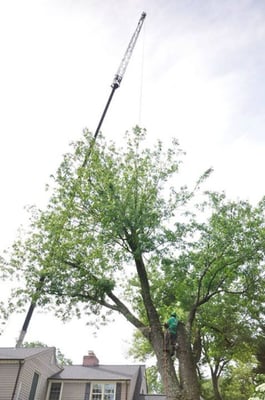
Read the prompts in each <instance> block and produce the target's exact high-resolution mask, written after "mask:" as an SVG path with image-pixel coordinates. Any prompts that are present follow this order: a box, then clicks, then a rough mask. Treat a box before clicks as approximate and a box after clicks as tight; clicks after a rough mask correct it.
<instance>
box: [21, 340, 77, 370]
mask: <svg viewBox="0 0 265 400" xmlns="http://www.w3.org/2000/svg"><path fill="white" fill-rule="evenodd" d="M23 347H25V348H32V347H34V348H35V347H49V346H48V345H47V344H44V343H42V342H38V341H36V342H24V343H23ZM56 359H57V361H58V364H59V365H60V366H61V367H63V366H64V365H72V364H73V363H72V361H71V360H70V358H66V357H65V355H64V354H63V353H62V352H61V350H60V349H57V348H56Z"/></svg>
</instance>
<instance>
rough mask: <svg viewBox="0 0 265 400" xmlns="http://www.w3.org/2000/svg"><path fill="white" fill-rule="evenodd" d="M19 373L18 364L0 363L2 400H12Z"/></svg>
mask: <svg viewBox="0 0 265 400" xmlns="http://www.w3.org/2000/svg"><path fill="white" fill-rule="evenodd" d="M18 371H19V363H18V362H13V363H8V364H6V363H2V362H1V363H0V400H7V399H11V398H12V393H13V390H14V387H15V382H16V378H17V374H18Z"/></svg>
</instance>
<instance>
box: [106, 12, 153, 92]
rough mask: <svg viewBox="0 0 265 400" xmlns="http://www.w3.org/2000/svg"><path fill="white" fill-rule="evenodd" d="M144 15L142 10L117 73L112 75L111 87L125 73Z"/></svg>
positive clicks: (117, 83) (117, 85) (114, 85)
mask: <svg viewBox="0 0 265 400" xmlns="http://www.w3.org/2000/svg"><path fill="white" fill-rule="evenodd" d="M145 17H146V13H145V12H142V15H141V18H140V19H139V22H138V25H137V27H136V29H135V32H134V34H133V35H132V38H131V40H130V43H129V45H128V47H127V50H126V52H125V54H124V56H123V59H122V60H121V63H120V66H119V69H118V71H117V73H116V75H115V77H114V80H113V82H112V85H111V86H112V87H113V88H114V87H119V86H120V84H121V81H122V78H123V76H124V74H125V71H126V68H127V66H128V64H129V61H130V58H131V55H132V52H133V49H134V47H135V44H136V41H137V39H138V36H139V33H140V31H141V29H142V26H143V23H144V19H145Z"/></svg>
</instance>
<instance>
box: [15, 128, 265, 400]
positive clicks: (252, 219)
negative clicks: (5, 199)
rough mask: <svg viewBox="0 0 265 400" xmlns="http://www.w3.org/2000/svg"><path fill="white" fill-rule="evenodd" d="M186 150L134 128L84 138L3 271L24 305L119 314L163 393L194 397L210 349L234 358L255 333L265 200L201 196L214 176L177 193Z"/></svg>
mask: <svg viewBox="0 0 265 400" xmlns="http://www.w3.org/2000/svg"><path fill="white" fill-rule="evenodd" d="M183 155H184V153H183V151H182V150H181V149H180V147H179V144H178V142H177V140H172V142H171V143H170V145H169V146H168V147H167V148H166V147H165V145H164V144H163V143H162V142H160V141H158V142H157V143H156V144H155V145H154V146H153V147H152V148H150V146H149V145H148V143H146V132H145V130H143V129H140V128H139V127H136V128H135V129H134V130H133V132H132V133H127V135H126V141H125V143H124V146H122V147H118V146H117V145H116V144H114V143H110V144H107V143H106V141H105V139H104V137H103V136H99V138H98V140H97V142H96V143H94V142H93V138H92V135H91V134H90V133H89V132H87V131H85V132H84V135H83V138H82V139H81V140H80V141H78V142H77V143H74V144H73V151H72V152H70V153H68V154H66V155H65V156H64V158H63V161H62V163H61V165H60V167H59V169H58V171H57V173H56V175H55V176H54V177H53V183H52V186H51V198H50V201H49V203H48V206H47V209H45V210H44V211H42V210H37V209H36V208H32V209H31V226H30V230H29V231H28V232H26V233H23V235H22V236H21V237H20V238H18V240H17V241H16V242H15V243H14V246H13V249H12V251H11V252H10V257H9V260H8V266H9V270H10V269H11V270H12V272H13V274H14V275H15V276H16V277H19V278H20V279H22V280H23V282H24V283H25V286H22V287H21V288H19V289H18V290H17V292H16V297H15V298H16V299H18V302H19V305H23V304H24V303H25V302H27V301H28V299H29V298H31V299H32V300H33V301H34V302H35V303H36V304H38V305H41V306H49V307H50V306H53V307H54V309H55V312H56V313H57V314H58V315H60V316H61V317H62V318H69V317H71V315H73V313H75V314H77V315H84V314H87V315H88V318H91V316H94V317H95V318H96V319H97V321H98V322H100V321H101V322H105V321H106V319H107V318H108V314H109V313H111V312H118V313H120V314H122V315H123V316H124V317H125V318H126V319H127V320H128V321H129V322H130V323H131V324H132V325H133V326H134V327H135V328H136V329H137V330H138V332H140V334H141V337H142V338H144V340H145V343H148V348H146V351H149V352H151V353H152V354H154V355H155V356H156V358H157V361H158V369H159V372H160V374H161V376H162V382H163V383H164V390H165V391H166V392H167V394H168V396H169V397H170V398H176V399H184V400H191V399H192V400H197V399H199V384H198V379H197V375H196V366H197V365H198V363H199V360H200V359H201V354H202V350H203V346H204V356H205V359H206V358H207V357H208V361H209V362H210V361H211V360H215V359H216V358H218V356H219V355H220V353H222V355H223V356H224V355H226V357H227V358H228V360H229V359H231V356H232V355H233V356H234V354H235V352H239V348H240V344H239V343H238V341H237V335H238V332H239V330H240V329H241V330H242V332H244V334H245V335H246V337H247V338H249V337H251V336H252V335H254V332H255V328H254V327H257V326H258V323H259V322H260V320H261V319H262V318H263V312H264V305H262V304H264V303H263V300H264V285H263V277H264V251H265V230H264V206H265V201H264V200H261V201H260V203H259V204H258V205H255V206H253V205H251V204H250V203H249V202H247V201H232V200H228V199H227V198H226V196H225V194H224V193H215V192H210V191H207V192H205V193H203V192H202V190H201V185H202V184H203V182H204V180H205V179H206V178H207V177H208V176H209V174H210V173H211V169H209V170H207V171H206V172H205V173H203V174H202V175H201V176H200V177H199V178H198V181H197V182H196V183H195V185H194V188H193V189H192V190H190V189H188V188H187V187H186V186H181V185H180V184H178V172H179V168H180V165H181V162H182V157H183ZM13 299H14V297H13ZM11 306H12V305H11V304H10V307H11ZM172 310H174V311H177V313H178V315H179V316H180V318H181V322H180V323H179V328H178V342H179V350H178V368H179V371H178V374H177V373H176V371H175V366H174V363H173V361H172V360H171V359H170V357H169V356H168V355H167V356H166V360H167V362H166V364H165V362H164V359H165V357H164V352H163V322H165V320H166V318H167V317H168V315H169V313H170V312H172ZM240 337H241V339H242V338H243V336H242V335H241V336H240ZM229 344H230V345H229ZM140 347H141V346H140ZM140 347H139V353H140V351H141V350H140ZM206 355H207V357H206Z"/></svg>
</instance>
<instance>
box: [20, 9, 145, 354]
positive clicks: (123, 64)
mask: <svg viewBox="0 0 265 400" xmlns="http://www.w3.org/2000/svg"><path fill="white" fill-rule="evenodd" d="M145 17H146V13H145V12H142V14H141V17H140V19H139V21H138V24H137V27H136V29H135V31H134V34H133V35H132V38H131V40H130V42H129V45H128V47H127V49H126V51H125V54H124V56H123V58H122V60H121V63H120V66H119V68H118V71H117V73H116V74H115V76H114V79H113V82H112V84H111V88H112V90H111V93H110V95H109V98H108V101H107V104H106V106H105V108H104V111H103V113H102V116H101V118H100V121H99V124H98V126H97V129H96V131H95V133H94V137H93V140H92V143H91V144H90V146H89V148H88V150H87V152H86V154H85V157H84V161H83V164H82V167H84V166H86V164H87V162H88V159H89V156H90V153H91V149H92V146H93V144H94V143H95V141H96V138H97V136H98V133H99V130H100V128H101V125H102V123H103V120H104V118H105V115H106V113H107V110H108V108H109V105H110V103H111V100H112V97H113V95H114V92H115V90H116V89H117V88H118V87H120V84H121V81H122V79H123V76H124V74H125V71H126V68H127V66H128V64H129V61H130V58H131V56H132V52H133V49H134V47H135V44H136V42H137V39H138V36H139V34H140V31H141V28H142V26H143V23H144V19H145ZM74 191H75V188H74V189H73V192H74ZM72 195H74V193H72ZM61 231H63V226H62V227H61ZM59 235H60V234H59ZM45 279H46V277H45V274H42V273H40V279H39V282H38V284H37V285H36V290H35V293H34V300H33V299H32V300H31V304H30V306H29V309H28V312H27V315H26V318H25V320H24V323H23V326H22V329H21V331H20V335H19V338H18V340H17V342H16V347H22V344H23V340H24V338H25V335H26V333H27V330H28V326H29V323H30V320H31V317H32V314H33V312H34V310H35V307H36V304H37V301H38V298H39V297H40V294H41V289H42V288H43V285H44V283H45Z"/></svg>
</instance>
